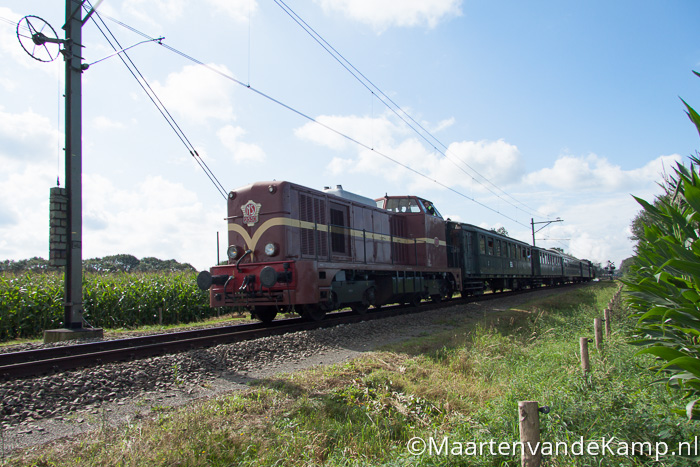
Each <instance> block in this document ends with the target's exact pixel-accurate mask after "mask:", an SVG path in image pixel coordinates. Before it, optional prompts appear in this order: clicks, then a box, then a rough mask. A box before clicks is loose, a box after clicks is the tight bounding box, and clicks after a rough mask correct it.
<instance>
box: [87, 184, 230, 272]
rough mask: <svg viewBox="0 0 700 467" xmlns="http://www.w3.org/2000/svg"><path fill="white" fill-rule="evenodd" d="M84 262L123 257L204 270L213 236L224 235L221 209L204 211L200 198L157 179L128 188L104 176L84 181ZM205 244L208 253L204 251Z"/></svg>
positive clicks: (207, 264) (219, 207)
mask: <svg viewBox="0 0 700 467" xmlns="http://www.w3.org/2000/svg"><path fill="white" fill-rule="evenodd" d="M84 195H85V197H84V198H85V200H84V215H83V224H84V233H83V245H84V253H83V256H84V257H86V258H87V257H98V256H105V255H109V254H118V253H128V254H133V255H134V256H137V257H139V258H140V257H144V256H156V257H158V258H162V259H169V258H174V259H177V260H178V261H181V262H182V261H184V262H189V263H191V264H193V265H194V266H195V267H198V268H205V267H209V266H210V265H211V264H212V263H213V260H212V259H211V257H209V256H207V255H208V253H207V252H208V251H215V248H216V245H215V240H214V238H212V232H214V231H216V230H217V229H219V230H223V229H224V227H225V225H224V224H223V222H222V221H221V211H220V209H221V206H209V207H205V206H204V204H203V203H202V201H200V199H199V196H198V195H197V194H196V193H195V192H193V191H190V190H188V189H187V188H185V186H183V185H182V184H179V183H174V182H171V181H168V180H166V179H164V178H163V177H161V176H149V177H146V178H145V179H143V180H142V181H141V182H140V183H138V184H137V185H136V186H135V187H133V188H132V189H128V188H121V187H119V186H116V185H115V184H114V183H112V181H111V180H110V179H108V178H106V177H103V176H100V175H94V174H87V175H85V177H84ZM207 245H210V246H211V248H207Z"/></svg>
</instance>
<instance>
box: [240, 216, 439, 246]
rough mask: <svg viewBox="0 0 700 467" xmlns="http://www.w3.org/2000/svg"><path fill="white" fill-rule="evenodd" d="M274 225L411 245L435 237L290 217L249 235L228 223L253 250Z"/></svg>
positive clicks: (272, 221) (430, 241) (267, 223)
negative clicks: (401, 234)
mask: <svg viewBox="0 0 700 467" xmlns="http://www.w3.org/2000/svg"><path fill="white" fill-rule="evenodd" d="M276 226H289V227H297V228H300V229H308V230H318V231H320V232H331V233H333V232H335V233H345V232H348V231H349V233H350V235H352V236H353V237H363V236H364V237H365V238H367V239H368V240H378V241H384V242H390V241H393V242H394V243H403V244H406V245H412V244H413V243H415V242H417V243H431V244H433V245H434V244H435V239H434V238H415V239H413V238H403V237H391V236H390V235H386V234H379V233H373V232H363V231H362V230H357V229H349V228H346V227H339V226H328V225H324V224H314V223H313V222H308V221H300V220H298V219H290V218H288V217H274V218H272V219H268V220H266V221H265V222H263V223H262V224H260V227H258V228H257V229H256V230H255V233H254V234H253V236H252V237H251V236H250V235H249V234H248V232H246V230H245V227H243V226H242V225H240V224H229V225H228V229H229V230H231V231H233V232H236V233H237V234H239V235H240V236H241V237H243V240H245V243H246V246H247V247H248V249H250V250H253V251H255V247H256V246H257V244H258V241H259V240H260V237H262V235H263V234H264V233H265V232H267V230H268V229H270V228H271V227H276ZM438 243H439V246H447V242H445V241H444V240H439V242H438Z"/></svg>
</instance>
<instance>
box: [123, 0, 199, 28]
mask: <svg viewBox="0 0 700 467" xmlns="http://www.w3.org/2000/svg"><path fill="white" fill-rule="evenodd" d="M186 4H187V3H186V2H185V0H126V1H125V2H124V4H123V6H122V8H123V9H124V11H125V12H126V13H128V14H130V15H132V16H134V17H136V18H138V19H140V20H141V21H145V22H148V23H150V24H155V22H154V21H153V18H154V17H155V18H164V19H166V20H167V21H174V20H176V19H178V18H181V17H182V15H183V13H184V9H185V5H186Z"/></svg>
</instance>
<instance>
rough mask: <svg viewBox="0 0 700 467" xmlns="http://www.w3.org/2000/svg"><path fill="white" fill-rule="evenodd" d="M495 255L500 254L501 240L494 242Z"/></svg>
mask: <svg viewBox="0 0 700 467" xmlns="http://www.w3.org/2000/svg"><path fill="white" fill-rule="evenodd" d="M496 256H501V241H500V240H498V241H497V242H496Z"/></svg>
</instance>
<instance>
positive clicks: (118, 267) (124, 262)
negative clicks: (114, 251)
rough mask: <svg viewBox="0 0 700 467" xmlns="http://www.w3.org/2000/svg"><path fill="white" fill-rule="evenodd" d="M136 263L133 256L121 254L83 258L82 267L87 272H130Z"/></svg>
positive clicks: (137, 261)
mask: <svg viewBox="0 0 700 467" xmlns="http://www.w3.org/2000/svg"><path fill="white" fill-rule="evenodd" d="M138 264H139V260H138V258H136V257H135V256H133V255H124V254H121V255H111V256H105V257H103V258H91V259H88V260H85V261H84V262H83V268H84V269H85V270H86V271H89V272H132V271H133V269H134V268H136V266H138Z"/></svg>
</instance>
